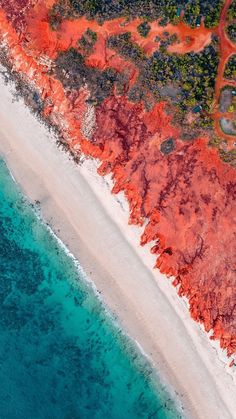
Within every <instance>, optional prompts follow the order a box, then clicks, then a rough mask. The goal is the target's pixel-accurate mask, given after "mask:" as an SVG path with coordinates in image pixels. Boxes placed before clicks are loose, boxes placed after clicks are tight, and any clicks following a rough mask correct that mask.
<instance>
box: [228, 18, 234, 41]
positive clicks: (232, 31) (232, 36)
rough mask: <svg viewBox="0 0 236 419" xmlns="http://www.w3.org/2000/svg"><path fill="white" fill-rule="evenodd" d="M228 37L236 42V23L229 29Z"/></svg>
mask: <svg viewBox="0 0 236 419" xmlns="http://www.w3.org/2000/svg"><path fill="white" fill-rule="evenodd" d="M227 33H228V37H229V39H230V40H231V41H232V42H236V23H232V24H230V25H229V26H228V28H227Z"/></svg>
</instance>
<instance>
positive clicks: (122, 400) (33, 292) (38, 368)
mask: <svg viewBox="0 0 236 419" xmlns="http://www.w3.org/2000/svg"><path fill="white" fill-rule="evenodd" d="M106 417H109V418H110V419H122V418H125V419H126V418H127V419H136V418H145V419H146V418H161V419H164V418H165V419H176V418H178V417H179V415H178V414H177V412H176V410H175V407H174V403H173V401H172V400H171V399H170V396H169V395H168V393H167V392H166V391H165V390H164V389H163V387H162V386H161V384H160V383H159V382H158V380H157V379H156V377H155V376H154V373H153V371H152V370H151V368H150V366H149V365H148V363H147V361H146V360H145V359H144V358H143V357H142V356H141V354H139V352H138V351H137V350H136V348H135V346H134V345H133V343H132V342H131V341H130V340H129V339H128V338H127V337H126V336H124V334H123V333H122V331H121V330H120V329H119V327H118V326H117V325H115V323H114V321H112V319H111V317H110V316H109V315H107V312H106V311H105V309H104V307H103V305H102V304H101V302H100V301H99V300H98V298H97V296H96V294H95V292H94V291H93V289H92V288H91V287H90V286H89V285H88V283H86V281H84V279H83V275H82V274H81V273H79V271H78V269H77V268H76V266H75V263H74V262H73V260H72V258H70V257H69V256H68V255H67V254H66V253H65V252H64V250H63V249H62V248H61V247H60V245H59V244H58V242H57V241H56V239H55V238H54V237H53V235H52V234H50V232H49V231H48V229H47V228H46V226H45V225H44V224H43V223H42V222H41V221H40V220H39V219H38V218H37V216H36V214H35V211H34V209H33V208H32V205H31V204H29V203H28V202H27V201H26V199H25V198H24V197H23V195H22V194H21V192H20V190H19V188H18V187H17V186H16V184H15V183H14V182H13V180H12V178H11V176H10V174H9V172H8V170H7V168H6V165H5V163H4V162H3V161H2V160H0V419H15V418H22V419H28V418H29V419H41V418H42V419H47V418H48V419H49V418H50V419H54V418H55V419H77V418H78V419H87V418H88V419H101V418H102V419H104V418H106Z"/></svg>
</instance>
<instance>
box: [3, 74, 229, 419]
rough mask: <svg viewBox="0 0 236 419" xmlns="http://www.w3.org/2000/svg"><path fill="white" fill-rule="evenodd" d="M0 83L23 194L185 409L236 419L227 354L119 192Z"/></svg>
mask: <svg viewBox="0 0 236 419" xmlns="http://www.w3.org/2000/svg"><path fill="white" fill-rule="evenodd" d="M11 86H12V85H11ZM0 88H1V95H2V97H1V98H2V101H1V109H0V136H1V137H0V153H1V154H2V156H3V158H4V160H5V161H6V164H7V165H8V167H9V168H10V170H11V172H12V175H13V177H14V178H15V180H16V181H17V183H18V184H19V185H20V186H21V188H22V190H23V193H25V195H26V196H27V197H28V198H29V199H30V200H32V201H36V200H39V201H40V203H41V213H42V216H43V218H44V220H45V222H47V223H48V224H49V225H50V227H51V228H52V230H53V232H54V233H55V234H56V236H58V237H59V239H60V240H62V242H63V243H64V244H65V246H66V247H67V248H68V249H69V251H70V252H71V253H72V254H73V255H74V256H75V258H76V259H78V260H79V262H80V264H81V266H82V268H83V269H84V271H85V272H86V274H87V275H88V276H89V277H90V278H91V280H92V281H93V282H94V283H95V286H96V288H97V289H98V290H99V291H101V293H102V298H103V300H104V302H105V304H106V305H107V306H108V307H109V308H110V309H111V312H113V313H115V315H116V316H117V317H118V319H119V324H120V325H121V326H122V328H124V331H125V332H127V333H128V335H129V336H130V337H131V339H133V340H134V341H137V343H138V345H141V348H142V349H143V350H144V352H145V353H146V354H147V357H148V358H149V359H151V361H152V364H153V366H154V368H155V369H156V370H157V372H158V375H159V376H160V378H162V376H163V377H164V381H165V382H168V383H170V385H171V387H172V388H173V389H174V390H176V393H178V396H179V399H180V400H181V402H182V403H183V405H184V408H185V414H186V415H187V416H188V417H192V418H204V419H205V418H207V419H211V418H212V419H213V418H214V419H216V418H219V419H227V418H234V417H236V416H235V412H236V400H234V399H235V397H234V396H235V390H236V387H235V383H234V382H233V379H232V376H231V375H229V374H228V372H227V371H226V370H227V367H225V365H224V363H223V358H224V356H223V355H222V357H223V358H222V360H220V359H219V358H218V356H217V354H216V352H215V349H214V347H213V346H212V345H211V343H210V341H209V338H208V336H207V334H206V333H205V332H203V330H202V329H201V327H200V326H199V325H198V324H196V323H195V322H194V321H193V320H191V318H190V315H189V313H188V308H187V305H186V302H185V301H184V300H183V299H180V298H179V297H178V296H177V292H176V289H175V288H174V287H173V286H172V285H171V280H170V279H167V278H166V277H165V276H164V275H162V274H160V272H159V271H157V270H155V271H154V270H153V269H152V266H153V264H154V259H155V258H154V256H153V255H151V254H150V253H149V250H148V246H146V247H145V248H141V247H140V246H139V239H138V237H139V229H138V228H137V227H135V226H128V225H127V221H128V213H127V205H126V203H125V201H124V200H123V198H122V197H121V195H119V196H118V197H114V196H112V195H111V193H110V191H109V181H108V180H107V179H104V178H101V177H99V176H98V175H97V174H96V170H95V169H96V168H95V162H93V161H91V160H90V161H89V160H86V161H85V162H84V163H83V165H82V166H75V165H74V164H73V162H72V161H70V160H71V159H70V157H69V156H68V155H67V154H65V153H64V152H63V151H61V150H58V147H57V146H56V144H55V141H54V142H53V140H52V134H50V133H49V132H48V131H47V129H46V128H45V127H44V126H43V125H42V124H40V122H39V120H37V119H36V118H35V117H34V116H33V115H32V114H31V113H30V111H29V109H27V108H26V107H25V106H24V104H23V101H21V100H20V101H19V102H18V103H15V102H12V94H11V93H10V87H9V86H6V85H5V84H4V81H3V79H2V78H0ZM81 220H83V221H81ZM214 346H215V347H217V345H216V344H214ZM161 381H162V380H161ZM190 391H191V392H190Z"/></svg>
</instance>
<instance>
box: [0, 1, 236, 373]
mask: <svg viewBox="0 0 236 419" xmlns="http://www.w3.org/2000/svg"><path fill="white" fill-rule="evenodd" d="M74 3H76V2H71V1H70V0H66V1H64V2H60V1H58V2H55V1H54V0H44V1H38V0H0V5H1V10H0V41H1V61H2V62H3V63H5V64H6V65H7V67H8V69H10V71H11V73H12V75H13V76H16V77H18V84H19V83H22V84H23V85H24V84H25V85H27V86H28V89H27V92H28V96H27V97H26V98H25V99H26V102H27V103H28V104H29V105H30V106H31V107H32V108H33V109H34V110H37V112H39V113H40V116H41V117H42V118H44V119H46V120H47V121H49V123H50V124H52V125H53V126H55V127H56V128H57V129H58V130H59V132H60V136H61V138H62V141H63V142H64V144H65V145H66V146H67V147H68V149H70V150H71V151H72V152H73V153H74V155H75V156H79V155H80V153H81V152H82V153H84V154H85V155H86V156H92V157H95V158H97V159H99V160H100V161H101V165H100V168H99V174H100V175H105V174H108V173H111V174H112V177H113V181H114V187H113V193H118V192H120V191H124V193H125V196H126V197H127V200H128V202H129V206H130V223H133V224H138V225H145V227H144V231H143V234H142V237H141V245H145V244H146V243H148V242H151V243H152V250H151V251H152V252H153V253H154V254H156V255H157V262H156V267H157V268H159V269H160V271H161V272H163V273H165V274H167V276H172V277H174V280H173V284H174V285H175V286H176V287H177V289H178V293H179V295H180V296H185V297H187V299H188V301H189V306H190V313H191V316H192V317H193V319H195V320H197V321H198V322H200V323H202V324H203V325H204V327H205V329H206V331H208V332H209V331H211V332H212V335H211V338H212V339H219V340H220V345H221V347H222V348H225V349H226V350H227V354H228V356H231V355H233V356H234V355H235V353H236V228H235V227H236V172H235V168H236V151H235V150H236V148H235V144H236V125H235V120H236V104H235V93H236V92H235V91H236V81H235V69H234V68H233V69H232V65H233V64H232V63H234V61H233V60H234V59H235V54H236V46H235V43H234V42H233V40H232V39H230V38H229V35H228V32H227V27H228V25H229V24H232V22H233V23H234V22H235V20H236V3H235V1H231V0H226V1H225V2H223V1H222V2H221V1H219V2H218V3H219V4H218V6H219V17H218V21H217V22H216V23H215V24H213V25H210V24H207V22H208V20H209V19H208V18H209V16H201V19H197V20H196V22H197V23H196V22H195V24H192V22H188V21H187V18H186V16H187V13H189V11H188V9H186V10H184V7H183V8H182V9H181V10H178V9H179V8H178V9H177V7H176V8H173V16H171V17H169V18H168V19H167V20H166V21H165V20H164V22H163V16H162V17H161V16H160V17H158V16H159V15H158V13H159V11H157V12H156V13H157V17H156V18H155V19H150V18H149V19H146V20H145V19H144V18H143V17H142V18H141V17H139V15H136V16H132V13H131V12H130V15H129V16H128V17H127V13H126V14H124V16H122V13H121V12H120V11H119V9H117V10H118V11H119V12H117V16H118V17H114V16H113V15H112V14H111V17H110V18H108V17H107V16H105V18H104V19H102V17H101V15H100V14H99V12H98V11H97V10H98V9H99V7H98V6H96V5H97V4H98V3H96V1H94V2H92V1H91V2H90V3H89V2H88V3H89V4H90V5H91V8H90V9H89V10H88V11H87V12H84V11H83V10H82V9H79V8H78V9H75V7H74V6H73V4H74ZM77 3H79V2H77ZM82 3H84V2H81V4H82ZM101 3H103V2H101ZM114 3H116V1H114ZM131 3H132V2H131ZM136 3H138V2H136ZM144 3H145V4H146V3H151V2H144ZM170 3H171V2H170ZM172 3H173V4H174V2H172ZM180 3H181V2H180ZM81 7H82V6H81ZM96 7H97V8H98V9H96ZM171 10H172V9H171ZM154 11H155V9H154ZM144 12H145V10H144ZM144 12H143V13H144ZM104 13H105V12H104ZM153 13H154V12H153ZM93 14H94V16H93ZM154 14H155V13H154ZM137 16H138V17H137ZM164 17H165V16H164ZM161 19H162V20H161ZM207 19H208V20H207ZM215 19H216V20H217V16H216V17H215ZM230 60H231V61H230ZM196 63H197V64H196ZM227 66H228V67H227ZM19 76H20V82H19ZM234 89H235V90H234ZM22 91H23V92H24V89H22ZM234 92H235V93H234ZM226 105H227V106H226ZM42 153H43V150H42ZM231 365H232V363H231Z"/></svg>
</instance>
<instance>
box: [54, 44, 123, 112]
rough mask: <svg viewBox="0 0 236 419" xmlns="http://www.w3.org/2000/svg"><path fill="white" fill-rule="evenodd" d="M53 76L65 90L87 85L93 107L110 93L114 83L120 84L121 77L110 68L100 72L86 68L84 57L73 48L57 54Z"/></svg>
mask: <svg viewBox="0 0 236 419" xmlns="http://www.w3.org/2000/svg"><path fill="white" fill-rule="evenodd" d="M55 75H56V77H57V78H58V79H59V80H60V81H61V83H62V84H63V86H64V87H65V88H66V89H74V90H78V89H80V88H81V87H83V86H84V85H85V84H87V86H88V88H89V91H90V100H91V102H92V103H93V104H94V105H98V104H100V103H101V102H102V101H103V100H104V99H105V98H106V97H107V96H109V95H110V94H111V93H112V89H113V87H114V83H115V82H120V83H122V80H121V76H120V75H119V74H118V73H117V72H116V71H115V70H114V69H112V68H108V69H106V70H104V71H101V70H99V69H97V68H91V67H88V66H87V65H86V64H85V60H84V57H83V56H82V55H81V54H80V53H79V52H78V51H77V50H76V49H74V48H70V49H69V50H67V51H65V52H60V53H59V54H58V57H57V59H56V61H55Z"/></svg>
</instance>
